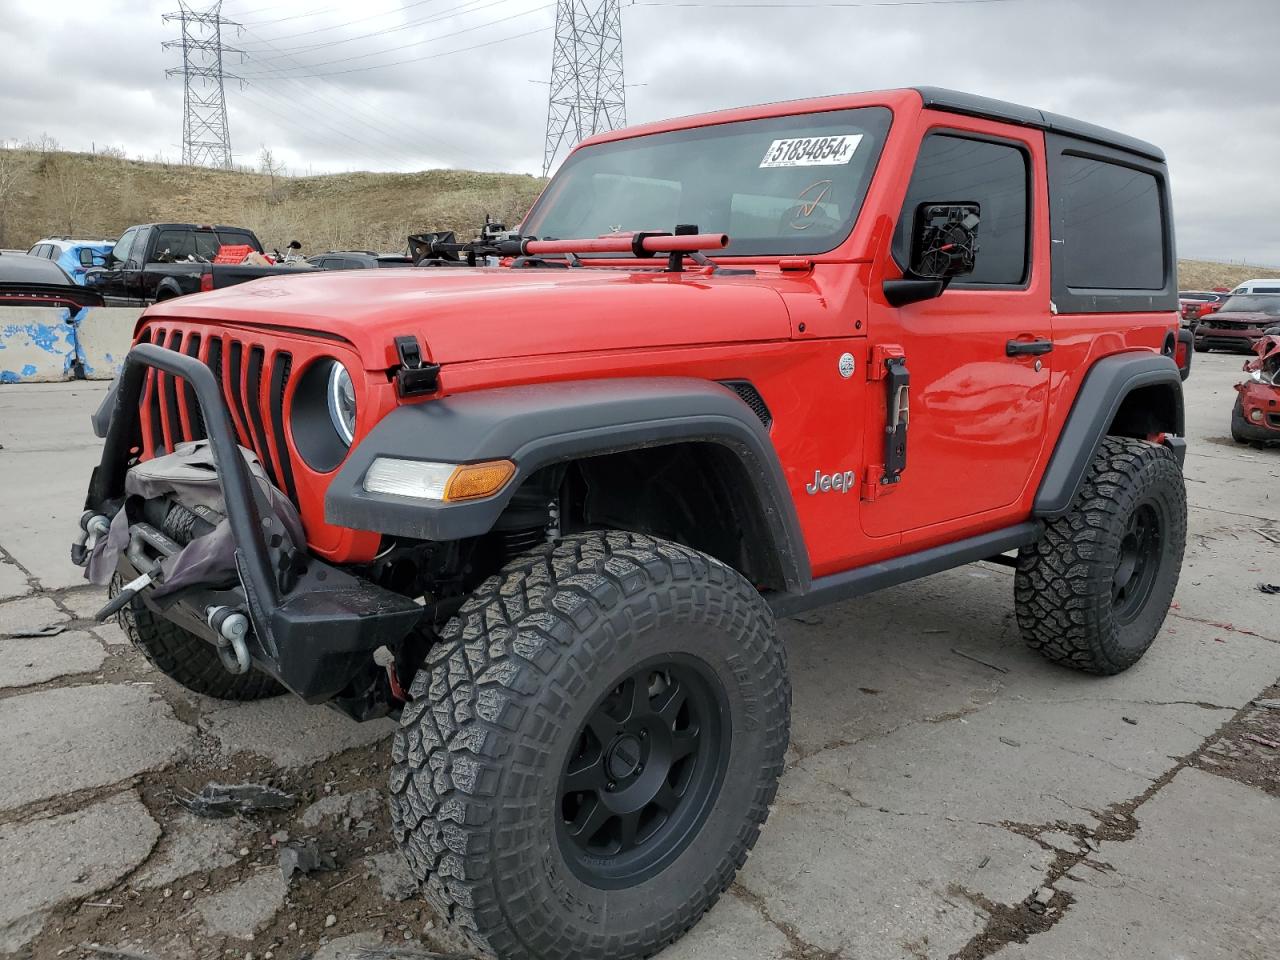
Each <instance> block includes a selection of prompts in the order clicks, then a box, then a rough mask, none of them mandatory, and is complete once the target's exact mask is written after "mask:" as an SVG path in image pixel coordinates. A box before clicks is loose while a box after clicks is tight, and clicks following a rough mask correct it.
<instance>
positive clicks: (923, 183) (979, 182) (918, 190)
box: [893, 133, 1030, 285]
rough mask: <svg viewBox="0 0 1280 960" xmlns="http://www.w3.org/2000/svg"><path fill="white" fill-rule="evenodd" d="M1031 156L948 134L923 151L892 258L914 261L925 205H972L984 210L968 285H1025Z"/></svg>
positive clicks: (930, 140) (931, 139)
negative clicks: (919, 213)
mask: <svg viewBox="0 0 1280 960" xmlns="http://www.w3.org/2000/svg"><path fill="white" fill-rule="evenodd" d="M1029 181H1030V177H1029V176H1028V172H1027V155H1026V154H1025V153H1023V151H1022V150H1020V149H1019V148H1017V147H1014V146H1009V145H1006V144H1003V143H991V142H989V141H986V140H971V139H969V138H968V137H962V136H956V135H953V134H946V133H931V134H929V135H928V136H927V137H925V139H924V142H923V143H922V144H921V145H920V155H919V157H918V158H917V160H916V168H915V172H914V173H912V175H911V185H910V186H909V187H908V188H907V199H906V202H905V203H904V204H903V205H902V213H901V215H900V216H899V217H898V227H897V231H896V232H895V233H894V238H893V254H894V257H895V258H896V259H897V261H898V263H900V264H904V265H905V264H906V263H907V262H908V261H909V259H910V256H911V253H910V251H911V224H912V221H913V220H914V218H915V213H916V207H918V206H919V205H920V204H921V203H933V202H946V201H955V202H970V203H977V204H979V205H980V206H981V208H982V222H981V223H980V224H979V225H978V259H977V262H976V264H975V266H974V271H973V273H972V274H970V275H969V276H967V277H962V278H960V280H959V281H957V285H962V284H966V283H994V284H1021V283H1022V282H1023V281H1025V280H1026V278H1027V235H1028V230H1027V224H1028V210H1029V202H1028V201H1029V196H1030V191H1029V186H1028V185H1029Z"/></svg>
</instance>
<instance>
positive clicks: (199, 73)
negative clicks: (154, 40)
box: [163, 0, 243, 169]
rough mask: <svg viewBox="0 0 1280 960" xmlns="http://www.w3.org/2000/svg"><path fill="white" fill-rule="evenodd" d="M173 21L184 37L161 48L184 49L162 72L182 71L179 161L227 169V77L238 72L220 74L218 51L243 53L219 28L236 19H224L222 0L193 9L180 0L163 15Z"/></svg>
mask: <svg viewBox="0 0 1280 960" xmlns="http://www.w3.org/2000/svg"><path fill="white" fill-rule="evenodd" d="M163 19H164V21H165V22H166V23H167V22H169V21H170V20H177V21H178V22H179V23H180V24H181V26H182V36H181V37H180V38H179V39H177V40H167V41H165V43H164V44H163V46H164V48H165V49H166V50H167V49H170V48H173V47H181V48H182V66H181V67H172V68H171V69H168V70H166V71H165V76H166V77H173V76H179V75H180V76H181V77H182V84H183V96H182V162H183V163H188V164H193V165H196V166H209V167H224V168H226V169H230V168H231V128H230V127H229V125H228V124H227V99H226V91H225V89H224V81H225V80H238V79H239V77H235V76H232V75H231V74H229V73H224V72H223V70H222V55H223V54H225V53H241V52H243V51H240V50H236V49H234V48H232V47H228V46H226V45H225V44H224V43H223V42H222V28H223V27H238V26H239V24H238V23H234V22H233V21H231V20H226V19H223V16H222V0H217V2H216V3H214V4H213V6H211V7H209V8H208V9H207V10H193V9H191V5H190V4H189V3H187V2H186V0H178V10H177V11H176V12H174V13H166V14H164V15H163Z"/></svg>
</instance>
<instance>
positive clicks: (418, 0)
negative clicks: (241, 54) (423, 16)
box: [247, 0, 436, 40]
mask: <svg viewBox="0 0 1280 960" xmlns="http://www.w3.org/2000/svg"><path fill="white" fill-rule="evenodd" d="M435 2H436V0H414V2H413V3H406V4H405V5H404V6H403V7H401V8H400V9H398V10H389V11H386V12H384V13H371V14H369V15H368V16H367V17H357V18H356V19H354V20H345V21H343V22H342V23H333V24H330V25H329V26H327V27H316V28H315V29H314V30H302V31H300V32H298V33H282V34H280V35H279V36H276V37H271V38H269V39H271V40H292V39H293V38H294V37H306V36H310V35H311V34H313V33H326V32H328V31H329V30H341V29H343V28H345V27H349V26H351V25H352V24H356V23H367V22H368V21H370V20H377V19H379V18H380V17H388V16H391V15H392V14H395V13H404V12H405V11H406V10H412V9H413V8H414V7H420V6H422V5H423V4H427V3H435ZM306 16H312V14H306ZM285 19H289V20H291V19H295V18H293V17H286V18H285ZM282 22H283V21H281V20H260V21H258V22H257V23H252V24H247V26H252V27H264V26H268V25H269V24H272V23H282Z"/></svg>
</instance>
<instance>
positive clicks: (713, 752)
mask: <svg viewBox="0 0 1280 960" xmlns="http://www.w3.org/2000/svg"><path fill="white" fill-rule="evenodd" d="M728 735H729V717H728V708H727V703H726V700H725V696H724V688H723V686H722V685H721V683H720V681H719V679H717V678H716V677H715V675H714V674H713V673H711V671H710V668H709V667H707V665H706V664H704V663H702V662H701V661H699V660H696V659H695V658H692V657H687V656H684V655H670V656H666V657H661V658H657V659H654V660H651V661H648V662H646V663H643V664H641V665H639V666H638V667H636V668H634V669H633V670H631V671H629V672H628V673H627V675H626V676H624V677H623V678H622V679H621V680H619V681H618V682H617V683H616V684H615V685H614V686H613V687H612V688H611V689H610V691H609V692H608V693H607V694H606V695H605V696H604V697H603V698H601V700H600V701H599V702H598V703H597V704H596V705H595V706H594V707H593V708H592V710H591V712H590V713H589V714H588V716H587V720H586V722H585V723H584V724H583V725H582V728H581V729H580V730H579V731H578V734H577V736H576V738H575V740H574V743H573V746H572V747H571V749H570V755H569V758H568V760H567V762H566V763H565V766H564V770H563V771H562V773H561V776H560V784H559V790H558V796H557V811H556V812H557V814H558V816H557V826H558V829H557V838H558V840H559V845H560V850H561V853H562V854H563V855H564V858H565V861H566V862H567V863H568V864H569V865H570V867H571V868H572V869H573V871H574V872H575V873H576V874H577V875H578V876H579V878H581V879H582V880H583V881H585V882H587V883H589V884H591V885H593V886H596V887H605V888H618V887H627V886H634V885H635V884H637V883H641V882H643V881H644V880H647V879H649V878H650V877H652V876H654V875H655V874H657V873H658V872H660V871H661V870H662V869H663V868H665V867H666V866H667V865H668V864H669V863H670V862H671V861H672V860H674V859H675V858H676V857H677V856H678V855H679V854H680V852H681V851H682V850H684V849H685V847H687V846H688V845H689V844H690V843H691V842H692V841H693V839H694V837H696V836H697V833H698V830H699V829H700V828H701V826H702V824H703V821H704V820H705V819H706V816H707V814H708V813H709V812H710V810H711V808H712V806H713V805H714V803H715V799H716V797H717V796H718V794H719V792H720V785H721V782H722V781H723V779H724V771H725V768H726V766H727V763H728V754H729V751H728Z"/></svg>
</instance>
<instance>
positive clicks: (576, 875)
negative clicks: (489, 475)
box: [391, 532, 791, 960]
mask: <svg viewBox="0 0 1280 960" xmlns="http://www.w3.org/2000/svg"><path fill="white" fill-rule="evenodd" d="M410 696H411V698H412V702H411V703H410V704H409V705H408V706H407V707H406V708H405V710H404V713H403V715H402V717H401V723H400V729H399V731H398V732H397V734H396V736H395V740H394V745H393V760H394V766H393V769H392V775H391V794H392V799H391V809H392V822H393V828H394V832H395V834H396V836H397V838H398V840H399V841H400V843H401V844H402V847H403V849H404V851H405V854H406V856H407V859H408V861H409V864H410V866H411V867H412V869H413V871H414V872H415V873H416V874H417V876H418V878H419V879H420V880H421V881H422V882H423V885H424V889H425V891H426V895H427V897H428V899H429V900H430V901H431V903H432V904H433V906H435V907H436V909H438V910H439V911H440V912H441V913H442V914H443V915H444V916H445V917H447V918H448V919H449V920H450V922H451V923H453V924H454V925H455V926H456V927H458V928H460V929H462V930H464V931H465V932H466V933H467V934H468V935H469V936H470V937H471V939H472V940H474V941H475V943H476V944H477V945H478V946H479V947H481V948H482V949H484V950H487V951H490V952H492V953H493V954H495V955H497V956H499V957H502V958H504V960H508V958H510V960H517V958H520V960H533V958H539V960H577V958H581V960H587V958H592V960H598V958H609V960H623V958H639V957H647V956H650V955H652V954H654V953H656V952H657V951H658V950H660V949H661V948H662V947H664V946H666V945H667V944H669V943H671V942H673V941H675V940H676V939H678V938H679V937H680V936H681V935H682V934H683V933H684V932H685V931H687V930H688V929H689V928H690V927H692V926H693V925H694V923H695V922H697V920H698V918H699V917H701V916H702V914H703V913H705V912H706V910H707V909H708V908H709V907H710V906H711V905H712V904H713V903H714V902H715V900H716V899H717V897H718V896H719V895H720V893H721V892H722V891H724V890H725V889H726V888H727V887H728V885H729V884H730V882H731V881H732V880H733V877H734V875H735V873H736V872H737V870H738V868H739V867H740V866H741V865H742V864H743V863H744V862H745V860H746V857H747V853H748V852H749V851H750V850H751V847H752V845H753V844H754V843H755V841H756V838H757V836H758V835H759V832H760V826H761V824H762V823H763V822H764V819H765V816H766V815H767V812H768V808H769V804H770V803H771V802H772V800H773V797H774V794H775V792H776V789H777V782H778V777H779V775H780V774H781V772H782V764H783V754H784V753H785V751H786V746H787V738H788V729H789V718H790V704H791V691H790V685H789V682H788V679H787V671H786V661H785V655H784V652H783V649H782V646H781V644H780V642H779V640H778V638H777V636H776V634H775V632H774V625H773V619H772V616H771V614H770V611H769V608H768V606H767V605H766V604H765V602H764V600H763V599H762V598H761V597H760V595H759V593H758V592H757V591H756V590H755V589H753V588H752V586H751V585H750V584H749V583H748V582H747V581H746V580H745V579H743V577H742V576H741V575H739V574H738V573H737V572H736V571H734V570H732V569H730V568H729V567H727V566H725V565H724V564H722V563H720V562H719V561H717V560H714V559H712V558H710V557H707V556H705V555H703V554H700V553H698V552H696V551H694V550H691V549H688V548H686V547H683V546H679V545H676V544H673V543H668V542H665V541H662V540H656V539H653V538H650V537H644V536H638V535H632V534H626V533H614V532H610V533H593V534H583V535H576V536H571V537H566V538H564V539H563V540H562V541H560V542H558V544H556V545H554V546H548V547H547V548H545V549H543V550H541V551H539V552H535V553H532V554H529V555H526V556H524V557H521V558H519V559H517V560H515V561H513V562H512V563H511V564H509V565H508V566H507V567H506V568H505V569H503V570H502V571H501V573H499V574H498V575H497V576H494V577H490V578H489V579H488V580H486V581H485V582H484V583H483V584H482V585H481V586H480V587H479V588H478V589H477V590H476V592H475V593H474V594H473V595H472V596H471V597H470V598H469V599H468V601H467V602H466V604H465V605H464V606H463V607H462V609H461V611H460V612H459V614H458V616H457V617H455V618H454V619H453V620H452V621H451V622H450V623H449V624H448V626H447V627H446V628H445V630H444V632H443V635H442V637H441V638H440V641H439V643H438V644H437V645H436V646H435V647H434V648H433V650H432V652H431V654H430V655H429V657H428V659H427V662H426V664H425V666H424V667H423V668H422V670H421V671H420V672H419V673H418V675H417V678H416V679H415V680H414V683H413V685H412V688H411V691H410Z"/></svg>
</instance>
